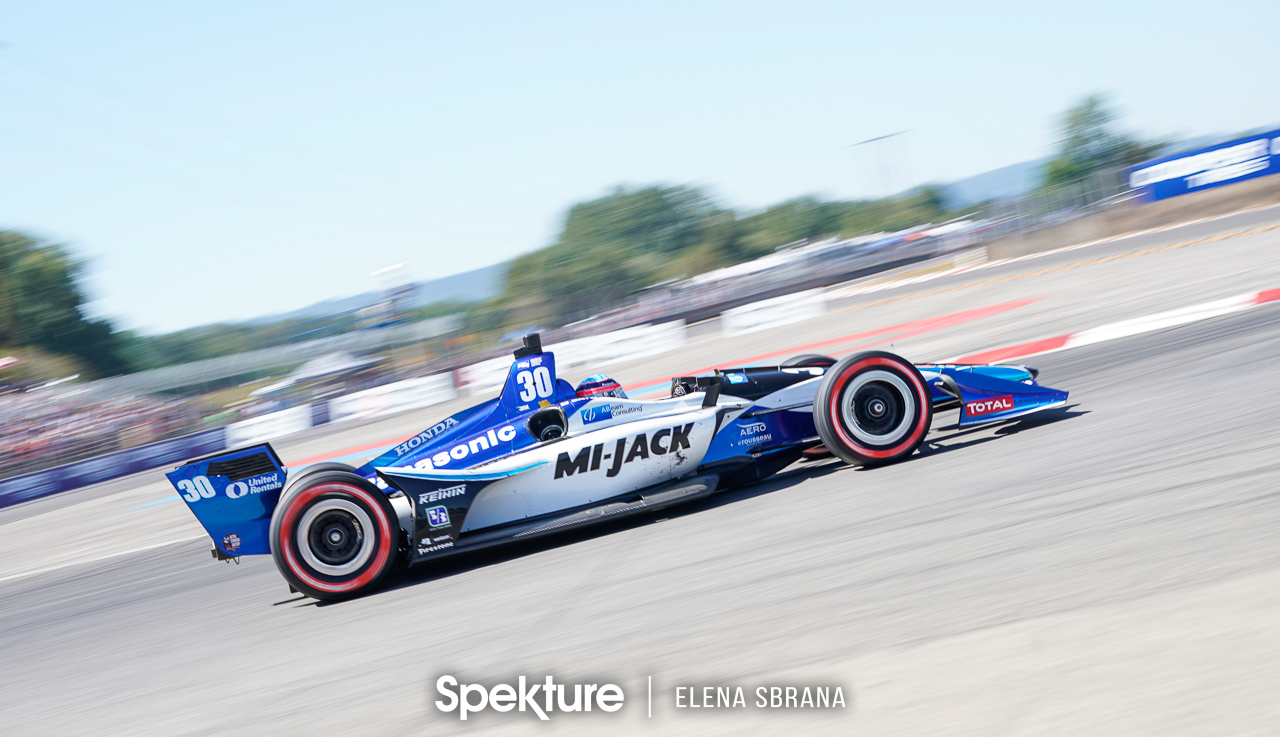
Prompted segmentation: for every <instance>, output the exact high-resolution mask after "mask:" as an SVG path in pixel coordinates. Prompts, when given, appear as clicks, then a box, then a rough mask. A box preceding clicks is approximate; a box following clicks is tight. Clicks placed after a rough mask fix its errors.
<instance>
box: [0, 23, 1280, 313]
mask: <svg viewBox="0 0 1280 737" xmlns="http://www.w3.org/2000/svg"><path fill="white" fill-rule="evenodd" d="M1275 10H1276V7H1275V4H1274V0H1271V1H1270V2H1262V1H1259V2H1231V1H1227V2H1216V3H1175V2H1167V1H1166V2H1143V3H1116V2H1092V1H1085V2H1078V1H1077V2H1070V3H1027V2H1017V3H957V2H945V3H922V2H916V3H836V2H831V3H816V2H786V3H782V2H774V3H751V2H723V3H718V2H717V3H708V2H703V3H699V2H691V1H686V2H676V3H659V2H648V3H628V4H620V3H595V2H593V3H527V2H526V3H492V2H464V3H426V2H403V3H375V2H360V3H349V4H334V3H322V2H306V3H302V2H276V3H263V2H230V1H225V0H224V1H222V2H217V3H196V2H126V1H118V2H111V3H100V2H92V3H67V2H56V1H52V2H34V1H31V0H29V1H28V2H8V3H5V4H4V5H0V40H2V41H4V42H6V43H7V44H8V46H7V47H0V227H6V228H19V229H22V230H26V231H30V232H33V233H35V234H38V235H40V236H42V237H46V238H48V239H52V240H56V241H59V242H62V243H66V244H68V245H69V246H71V247H72V248H73V249H74V250H75V251H76V252H77V253H79V254H82V255H84V256H86V257H88V258H89V259H90V267H89V268H90V272H91V273H90V278H89V279H88V281H87V283H86V286H87V287H88V289H89V291H90V294H91V296H92V297H93V298H94V300H95V301H94V302H93V305H92V308H93V310H94V311H95V313H97V314H100V315H105V316H108V317H110V318H112V319H113V320H115V321H117V323H118V324H119V325H120V326H122V327H129V328H135V329H141V330H143V331H145V332H157V331H164V330H171V329H177V328H182V327H187V326H191V325H196V324H201V323H207V322H213V321H223V320H235V319H242V318H248V317H253V316H257V315H262V314H266V313H271V312H279V311H284V310H288V309H292V308H296V307H301V306H304V305H307V304H310V303H313V302H316V301H319V300H321V299H325V298H330V297H336V296H345V295H350V294H355V293H358V292H363V291H369V290H370V289H375V288H377V286H378V285H377V282H376V280H375V279H374V278H372V277H370V276H369V273H370V272H371V271H373V270H374V269H377V268H379V267H381V266H385V265H388V264H391V263H395V262H398V261H402V260H411V261H412V266H411V269H412V272H413V275H414V277H415V278H417V279H427V278H432V277H437V276H445V275H448V274H452V273H457V272H460V271H465V270H468V269H472V268H476V267H479V266H484V265H488V264H493V263H497V262H499V261H503V260H505V259H507V258H510V257H512V256H514V255H516V254H518V253H521V252H523V251H528V250H530V249H533V248H537V247H539V246H542V245H545V244H547V243H548V242H550V241H551V240H552V239H553V238H554V237H555V234H556V232H557V230H558V228H559V225H560V223H561V220H562V218H563V215H564V212H565V209H566V208H567V207H568V206H569V205H571V204H573V203H574V202H576V201H580V200H583V199H586V198H591V197H595V196H598V195H600V194H602V193H604V192H605V191H607V190H608V189H609V188H611V187H613V186H614V185H616V184H620V183H629V184H647V183H653V182H664V183H693V184H699V185H703V186H705V187H707V188H708V190H709V191H711V192H712V193H714V194H715V195H716V196H717V197H719V198H720V199H721V200H722V201H723V202H724V203H725V204H727V205H731V206H735V207H760V206H764V205H768V204H771V203H774V202H777V201H780V200H783V199H786V198H789V197H794V196H797V195H801V194H806V193H816V194H820V195H824V196H831V197H852V196H859V195H876V194H879V193H880V190H881V186H882V185H881V182H880V176H879V173H878V170H876V169H875V167H874V161H873V160H872V159H871V158H870V157H869V156H868V155H867V154H862V153H859V152H858V150H856V149H855V150H852V151H851V150H849V149H847V148H845V146H847V145H848V144H850V143H853V142H856V141H859V140H862V139H865V138H869V137H872V136H877V135H881V134H885V133H891V132H894V131H899V130H904V129H910V130H911V131H912V132H911V133H910V134H909V135H908V136H907V137H906V138H905V140H903V141H902V142H901V143H900V144H895V146H893V147H891V148H889V149H888V152H889V154H890V157H891V160H892V161H893V162H894V163H895V173H894V175H893V177H894V179H893V180H892V182H891V183H892V185H893V187H894V188H895V189H901V188H905V187H906V186H908V185H910V184H917V183H921V182H925V181H949V180H953V179H957V178H961V177H964V176H968V175H972V174H977V173H980V172H983V171H987V170H990V169H993V168H996V167H999V166H1004V165H1007V164H1012V163H1016V162H1019V161H1025V160H1028V159H1032V158H1036V157H1041V156H1045V155H1048V154H1049V153H1050V152H1051V151H1052V146H1053V143H1054V138H1055V131H1054V123H1053V121H1054V118H1055V116H1056V115H1057V114H1058V113H1060V112H1061V111H1062V110H1063V109H1064V108H1066V107H1067V106H1068V105H1070V104H1071V103H1073V102H1074V101H1076V100H1077V99H1078V98H1080V97H1081V96H1082V95H1085V94H1088V93H1090V92H1095V91H1101V92H1107V93H1110V94H1112V95H1113V96H1114V99H1115V100H1116V101H1117V102H1118V103H1120V105H1121V106H1122V108H1123V110H1124V111H1125V112H1126V114H1127V117H1126V119H1125V124H1126V125H1127V127H1129V128H1130V129H1132V130H1136V131H1139V132H1141V133H1144V134H1148V135H1153V134H1185V135H1198V134H1205V133H1215V132H1223V131H1227V132H1229V131H1234V130H1239V129H1244V128H1250V127H1254V126H1260V125H1266V124H1269V123H1272V122H1276V121H1277V120H1280V112H1278V109H1280V96H1278V95H1277V94H1276V93H1275V91H1274V90H1273V89H1272V87H1273V86H1274V80H1275V76H1276V71H1277V70H1280V45H1277V44H1276V42H1275V19H1276V12H1275Z"/></svg>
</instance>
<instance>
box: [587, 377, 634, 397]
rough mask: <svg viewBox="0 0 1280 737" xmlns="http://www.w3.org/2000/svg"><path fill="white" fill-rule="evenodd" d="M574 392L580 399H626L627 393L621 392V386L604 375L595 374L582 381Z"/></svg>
mask: <svg viewBox="0 0 1280 737" xmlns="http://www.w3.org/2000/svg"><path fill="white" fill-rule="evenodd" d="M576 391H577V394H578V396H580V397H617V398H619V399H626V398H627V393H626V392H624V391H622V385H621V384H619V383H618V382H616V381H614V380H613V379H610V378H609V377H608V376H605V375H604V374H595V375H593V376H588V377H587V378H585V379H583V380H582V383H581V384H578V388H577V390H576Z"/></svg>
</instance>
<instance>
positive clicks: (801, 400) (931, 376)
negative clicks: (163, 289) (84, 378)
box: [168, 334, 1067, 599]
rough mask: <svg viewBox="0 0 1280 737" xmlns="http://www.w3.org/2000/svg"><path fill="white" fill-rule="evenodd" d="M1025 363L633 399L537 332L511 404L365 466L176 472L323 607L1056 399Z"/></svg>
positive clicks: (844, 374)
mask: <svg viewBox="0 0 1280 737" xmlns="http://www.w3.org/2000/svg"><path fill="white" fill-rule="evenodd" d="M1036 374H1037V372H1036V370H1035V369H1033V368H1028V367H1024V366H981V365H954V364H949V365H939V364H921V365H914V364H912V363H910V362H908V361H906V360H905V359H903V358H900V357H898V356H896V355H894V354H892V353H885V352H882V351H870V352H864V353H858V354H855V355H852V356H849V357H847V358H845V359H843V360H840V361H835V360H834V359H831V358H827V357H824V356H812V355H810V356H798V357H796V358H793V359H791V360H789V361H787V362H786V363H784V364H782V365H781V366H772V367H752V368H742V369H730V370H723V371H716V372H715V373H714V374H713V375H710V376H689V377H677V378H674V379H672V382H671V383H672V387H671V394H670V396H669V397H666V398H663V399H651V400H636V399H629V398H627V397H626V395H625V393H624V392H623V391H622V388H621V387H620V386H618V385H617V384H616V383H615V382H613V381H612V380H609V379H607V378H605V377H601V376H597V377H592V379H591V380H588V381H587V382H584V383H583V384H582V385H581V386H579V387H576V388H575V387H574V386H572V385H570V384H569V383H568V382H566V381H564V380H563V379H560V378H558V377H557V376H556V368H555V356H554V355H553V354H552V353H548V352H543V350H542V347H541V342H540V340H539V338H538V336H537V334H531V335H528V336H526V337H525V339H524V346H523V347H522V348H520V349H519V350H517V351H516V353H515V358H514V360H513V362H512V365H511V370H510V372H509V374H508V376H507V381H506V384H505V385H504V386H503V389H502V392H501V394H500V395H499V396H498V397H497V398H496V399H492V400H489V401H486V402H482V403H480V404H478V405H476V406H474V407H471V408H470V409H466V410H464V411H462V412H459V413H457V414H455V415H453V416H452V417H448V418H446V419H444V420H442V421H441V422H439V423H437V424H436V425H434V426H432V427H430V428H428V429H426V430H424V431H422V432H420V433H418V434H417V435H415V436H414V437H412V438H410V439H408V440H406V441H405V442H403V443H401V444H399V445H397V446H396V447H394V448H392V449H390V450H388V451H387V452H386V453H384V454H382V455H381V456H379V457H377V458H375V459H373V460H372V461H370V462H368V463H366V464H364V465H363V466H360V467H359V468H352V467H350V466H346V465H342V464H338V463H319V464H315V465H312V466H307V467H306V468H304V469H302V470H301V471H300V472H299V473H297V474H294V475H293V476H289V475H288V469H286V468H285V466H284V464H283V463H281V461H280V458H279V456H277V455H276V452H275V451H274V450H273V449H272V447H271V446H270V445H269V444H262V445H255V446H252V447H247V448H241V449H238V450H233V451H227V452H223V453H219V454H217V455H214V456H210V457H207V458H201V459H198V460H194V461H191V462H189V463H186V464H185V465H183V466H180V467H179V468H177V469H176V470H174V471H173V472H171V473H169V474H168V478H169V480H170V481H171V482H172V483H173V485H174V487H175V488H177V489H178V491H179V492H180V494H181V496H182V498H183V499H184V500H185V501H186V502H187V505H188V506H189V507H190V508H191V511H192V512H194V513H195V515H196V517H197V518H198V519H199V520H200V523H201V524H202V525H204V528H205V530H207V531H208V533H209V535H210V537H212V538H213V541H214V551H213V552H214V555H215V557H218V558H221V559H229V558H234V557H238V556H241V555H266V554H270V555H271V556H273V558H274V559H275V562H276V565H277V567H278V568H279V569H280V573H281V574H282V575H283V576H284V577H285V579H286V580H287V581H288V582H289V585H290V587H291V588H292V589H293V590H295V591H299V592H302V593H304V594H306V595H308V596H312V597H315V598H317V599H339V598H344V597H349V596H353V595H356V594H359V593H362V592H365V591H367V590H369V589H370V588H371V587H373V586H375V585H376V584H378V582H379V581H381V580H382V579H383V578H384V577H385V576H386V575H387V573H388V572H390V571H391V570H393V569H396V568H400V567H407V566H414V565H419V564H423V563H430V562H432V561H435V560H437V559H440V558H442V557H445V556H450V555H456V554H458V553H462V552H465V551H468V550H475V549H478V548H482V547H487V546H492V545H499V544H502V543H508V542H513V541H519V540H527V539H530V538H533V537H536V536H539V535H546V534H551V533H555V532H561V531H564V530H569V529H573V528H576V527H580V526H583V525H589V524H592V523H595V522H600V521H603V520H612V519H617V518H619V517H622V516H624V515H628V514H636V513H640V512H648V511H653V510H655V509H661V508H663V507H666V506H670V505H673V504H680V503H683V502H688V501H691V500H694V499H699V498H702V497H705V496H707V495H710V494H713V493H715V492H716V491H720V490H724V489H731V488H735V487H739V486H742V485H744V484H749V483H752V482H755V481H759V480H761V479H763V478H766V477H768V476H770V475H772V474H774V473H777V472H778V471H780V470H781V469H783V468H785V467H786V466H788V465H790V464H791V463H793V462H794V461H796V460H798V459H799V458H800V457H801V456H802V455H803V454H805V453H806V452H809V453H811V454H812V453H814V452H820V451H819V450H818V449H820V448H822V447H825V448H826V449H827V450H829V451H830V452H831V453H833V454H835V455H836V456H838V457H839V458H841V459H843V460H845V461H847V462H849V463H856V464H864V465H865V464H883V463H892V462H894V461H898V460H901V459H903V458H905V457H907V456H908V455H910V454H911V453H913V452H914V451H915V450H916V449H917V448H918V447H919V446H920V444H921V442H923V441H924V437H925V434H926V433H927V432H928V431H929V427H930V424H931V422H932V420H933V412H934V410H935V409H938V408H946V407H951V406H956V405H958V406H959V408H960V422H959V424H960V426H961V427H965V426H970V425H975V424H979V423H987V422H999V421H1002V420H1008V419H1011V418H1015V417H1020V416H1022V415H1025V414H1028V413H1031V412H1037V411H1040V410H1044V409H1048V408H1051V407H1060V406H1062V405H1064V404H1065V403H1066V400H1067V393H1066V392H1063V391H1057V390H1054V389H1049V388H1047V387H1043V386H1040V385H1039V384H1037V383H1036V381H1035V379H1036Z"/></svg>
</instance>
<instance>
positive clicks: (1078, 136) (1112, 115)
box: [1044, 94, 1166, 187]
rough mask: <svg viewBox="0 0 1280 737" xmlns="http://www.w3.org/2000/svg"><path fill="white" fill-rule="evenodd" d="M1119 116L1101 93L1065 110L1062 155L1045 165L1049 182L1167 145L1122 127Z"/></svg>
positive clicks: (1146, 155) (1131, 160) (1139, 158)
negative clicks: (1146, 138)
mask: <svg viewBox="0 0 1280 737" xmlns="http://www.w3.org/2000/svg"><path fill="white" fill-rule="evenodd" d="M1118 118H1119V114H1118V113H1117V112H1116V110H1115V108H1114V107H1113V106H1111V105H1110V103H1109V101H1108V99H1107V98H1106V97H1105V96H1103V95H1099V94H1093V95H1089V96H1087V97H1085V98H1084V99H1083V100H1081V101H1080V102H1079V103H1077V104H1076V105H1074V106H1072V107H1071V108H1069V109H1068V110H1067V111H1066V112H1065V113H1063V114H1062V119H1061V123H1060V126H1061V136H1062V137H1061V139H1060V140H1059V149H1058V155H1057V156H1056V157H1055V158H1054V159H1053V160H1052V161H1050V162H1049V164H1048V165H1047V166H1046V167H1045V174H1044V184H1045V186H1047V187H1052V186H1055V185H1060V184H1066V183H1068V182H1074V181H1078V180H1080V179H1084V178H1085V177H1087V176H1089V175H1090V174H1093V173H1095V172H1098V171H1103V170H1105V169H1111V168H1115V167H1121V166H1130V165H1132V164H1137V163H1140V162H1143V161H1146V160H1147V159H1150V158H1152V157H1154V156H1156V155H1157V154H1158V153H1159V151H1160V149H1162V148H1164V146H1165V145H1166V142H1164V141H1145V142H1144V141H1140V140H1138V139H1136V138H1134V137H1133V136H1131V135H1129V134H1127V133H1124V132H1123V131H1120V130H1119V129H1117V127H1116V121H1117V119H1118Z"/></svg>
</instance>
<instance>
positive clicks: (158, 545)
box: [0, 533, 209, 583]
mask: <svg viewBox="0 0 1280 737" xmlns="http://www.w3.org/2000/svg"><path fill="white" fill-rule="evenodd" d="M202 537H203V538H207V537H209V536H208V535H206V534H203V533H201V534H199V535H192V536H191V537H183V538H179V539H177V540H170V541H168V542H163V543H156V544H154V545H144V546H142V547H140V548H134V549H133V550H121V551H120V552H118V553H108V554H107V555H102V556H98V557H97V558H89V559H88V560H73V561H69V562H67V563H60V564H58V565H56V566H49V567H48V568H37V569H36V570H34V571H23V572H22V573H11V574H9V575H8V576H0V583H4V582H5V581H12V580H14V579H18V578H27V577H28V576H38V575H40V574H42V573H52V572H53V571H60V570H62V569H64V568H70V567H72V566H80V565H86V564H89V563H98V562H100V561H104V560H108V559H110V558H119V557H120V556H122V555H133V554H134V553H145V552H146V551H148V550H155V549H156V548H163V547H165V546H167V545H177V544H178V543H185V542H190V541H192V540H199V539H200V538H202Z"/></svg>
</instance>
